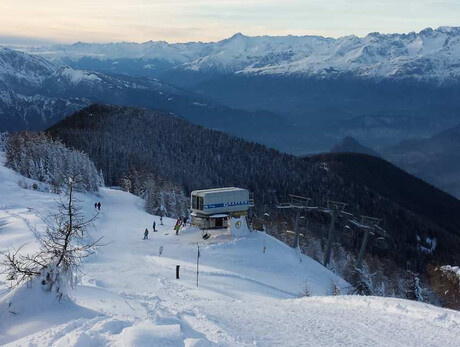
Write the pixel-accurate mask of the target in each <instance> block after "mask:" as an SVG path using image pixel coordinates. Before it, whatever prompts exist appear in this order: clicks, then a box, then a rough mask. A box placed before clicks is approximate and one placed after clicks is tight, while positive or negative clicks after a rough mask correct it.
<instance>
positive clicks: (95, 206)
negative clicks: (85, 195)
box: [94, 202, 97, 210]
mask: <svg viewBox="0 0 460 347" xmlns="http://www.w3.org/2000/svg"><path fill="white" fill-rule="evenodd" d="M94 209H95V210H97V202H95V203H94Z"/></svg>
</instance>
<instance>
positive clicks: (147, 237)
mask: <svg viewBox="0 0 460 347" xmlns="http://www.w3.org/2000/svg"><path fill="white" fill-rule="evenodd" d="M148 239H149V229H147V228H145V231H144V240H148Z"/></svg>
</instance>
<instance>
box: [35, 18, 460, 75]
mask: <svg viewBox="0 0 460 347" xmlns="http://www.w3.org/2000/svg"><path fill="white" fill-rule="evenodd" d="M28 51H29V52H31V53H36V54H41V55H43V56H45V57H48V58H49V59H52V60H57V61H60V60H63V59H64V60H65V59H70V60H73V61H78V60H79V59H81V58H85V57H86V58H92V59H98V60H107V61H110V62H111V63H118V62H117V59H143V60H145V61H146V65H145V69H152V68H155V67H154V65H155V64H149V63H148V62H149V61H157V62H158V61H159V62H167V63H168V64H169V67H170V68H175V69H178V70H191V71H200V72H218V73H237V74H238V73H243V74H250V75H252V74H262V75H265V74H268V75H292V74H295V75H298V74H301V75H306V76H315V77H331V76H337V75H340V74H348V73H352V74H353V75H355V76H358V77H363V78H379V79H380V78H415V79H423V80H435V81H450V80H456V79H457V78H458V77H459V76H460V64H459V61H460V27H440V28H438V29H435V30H433V29H431V28H428V29H425V30H422V31H421V32H419V33H415V32H411V33H408V34H380V33H370V34H369V35H367V36H365V37H356V36H345V37H341V38H338V39H333V38H324V37H320V36H291V35H290V36H279V37H273V36H258V37H248V36H244V35H242V34H240V33H239V34H235V35H234V36H232V37H231V38H228V39H225V40H222V41H219V42H212V43H201V42H191V43H177V44H168V43H166V42H164V41H159V42H153V41H149V42H145V43H142V44H136V43H110V44H86V43H76V44H74V45H56V46H52V47H38V48H29V49H28Z"/></svg>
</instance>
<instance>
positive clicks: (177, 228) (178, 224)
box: [174, 223, 180, 235]
mask: <svg viewBox="0 0 460 347" xmlns="http://www.w3.org/2000/svg"><path fill="white" fill-rule="evenodd" d="M174 229H175V230H176V235H179V229H180V223H177V224H176V226H175V227H174Z"/></svg>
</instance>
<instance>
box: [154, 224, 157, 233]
mask: <svg viewBox="0 0 460 347" xmlns="http://www.w3.org/2000/svg"><path fill="white" fill-rule="evenodd" d="M156 226H157V223H155V221H153V232H156V229H155V227H156Z"/></svg>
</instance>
